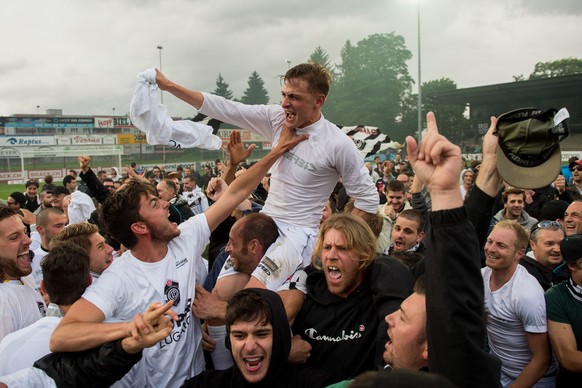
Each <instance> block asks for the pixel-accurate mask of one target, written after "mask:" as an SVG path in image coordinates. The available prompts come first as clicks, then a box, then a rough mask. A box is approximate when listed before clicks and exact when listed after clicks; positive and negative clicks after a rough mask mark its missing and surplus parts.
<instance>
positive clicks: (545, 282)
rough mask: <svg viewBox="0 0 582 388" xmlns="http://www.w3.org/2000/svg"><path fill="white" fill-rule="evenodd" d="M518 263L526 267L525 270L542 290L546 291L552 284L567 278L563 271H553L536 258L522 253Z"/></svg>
mask: <svg viewBox="0 0 582 388" xmlns="http://www.w3.org/2000/svg"><path fill="white" fill-rule="evenodd" d="M519 264H520V265H521V266H523V267H524V268H525V269H527V272H529V274H530V275H531V276H533V277H534V278H536V280H537V281H538V283H540V285H541V286H542V288H543V289H544V291H547V290H548V289H550V288H551V287H552V286H555V285H556V284H560V283H562V282H563V281H564V280H566V279H568V276H566V274H565V272H558V273H554V272H553V271H552V270H551V269H549V268H548V267H546V266H545V265H542V264H540V263H539V262H538V261H537V260H535V259H534V258H532V257H529V256H527V255H524V256H523V257H522V258H521V259H520V260H519Z"/></svg>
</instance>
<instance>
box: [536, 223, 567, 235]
mask: <svg viewBox="0 0 582 388" xmlns="http://www.w3.org/2000/svg"><path fill="white" fill-rule="evenodd" d="M538 229H554V230H558V229H562V224H560V223H559V222H558V221H540V222H538V223H537V224H535V225H534V226H533V227H532V228H531V233H533V232H535V231H536V230H538Z"/></svg>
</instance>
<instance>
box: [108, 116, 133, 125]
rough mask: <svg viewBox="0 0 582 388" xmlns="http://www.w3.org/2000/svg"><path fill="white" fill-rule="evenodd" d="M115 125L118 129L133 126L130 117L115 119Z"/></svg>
mask: <svg viewBox="0 0 582 388" xmlns="http://www.w3.org/2000/svg"><path fill="white" fill-rule="evenodd" d="M113 125H114V126H116V127H129V126H132V124H131V120H130V119H129V117H114V118H113Z"/></svg>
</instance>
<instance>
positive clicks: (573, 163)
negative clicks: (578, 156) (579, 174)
mask: <svg viewBox="0 0 582 388" xmlns="http://www.w3.org/2000/svg"><path fill="white" fill-rule="evenodd" d="M576 166H582V160H575V161H573V162H572V163H570V164H569V165H568V167H569V168H570V170H571V169H573V168H574V167H576Z"/></svg>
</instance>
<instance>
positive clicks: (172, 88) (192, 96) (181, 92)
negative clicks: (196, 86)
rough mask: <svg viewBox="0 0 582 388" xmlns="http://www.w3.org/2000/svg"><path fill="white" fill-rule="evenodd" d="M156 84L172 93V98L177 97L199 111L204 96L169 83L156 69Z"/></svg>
mask: <svg viewBox="0 0 582 388" xmlns="http://www.w3.org/2000/svg"><path fill="white" fill-rule="evenodd" d="M156 83H157V84H158V87H159V88H160V89H162V90H165V91H167V92H170V93H172V94H173V95H174V96H176V97H178V98H179V99H180V100H182V101H184V102H187V103H188V104H190V105H192V106H193V107H194V108H196V109H200V107H201V106H202V103H203V102H204V95H203V94H202V93H200V92H198V91H195V90H189V89H186V88H185V87H183V86H180V85H178V84H176V83H174V82H172V81H170V80H169V79H168V78H166V76H165V75H164V74H163V73H162V72H161V71H159V70H158V69H156Z"/></svg>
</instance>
